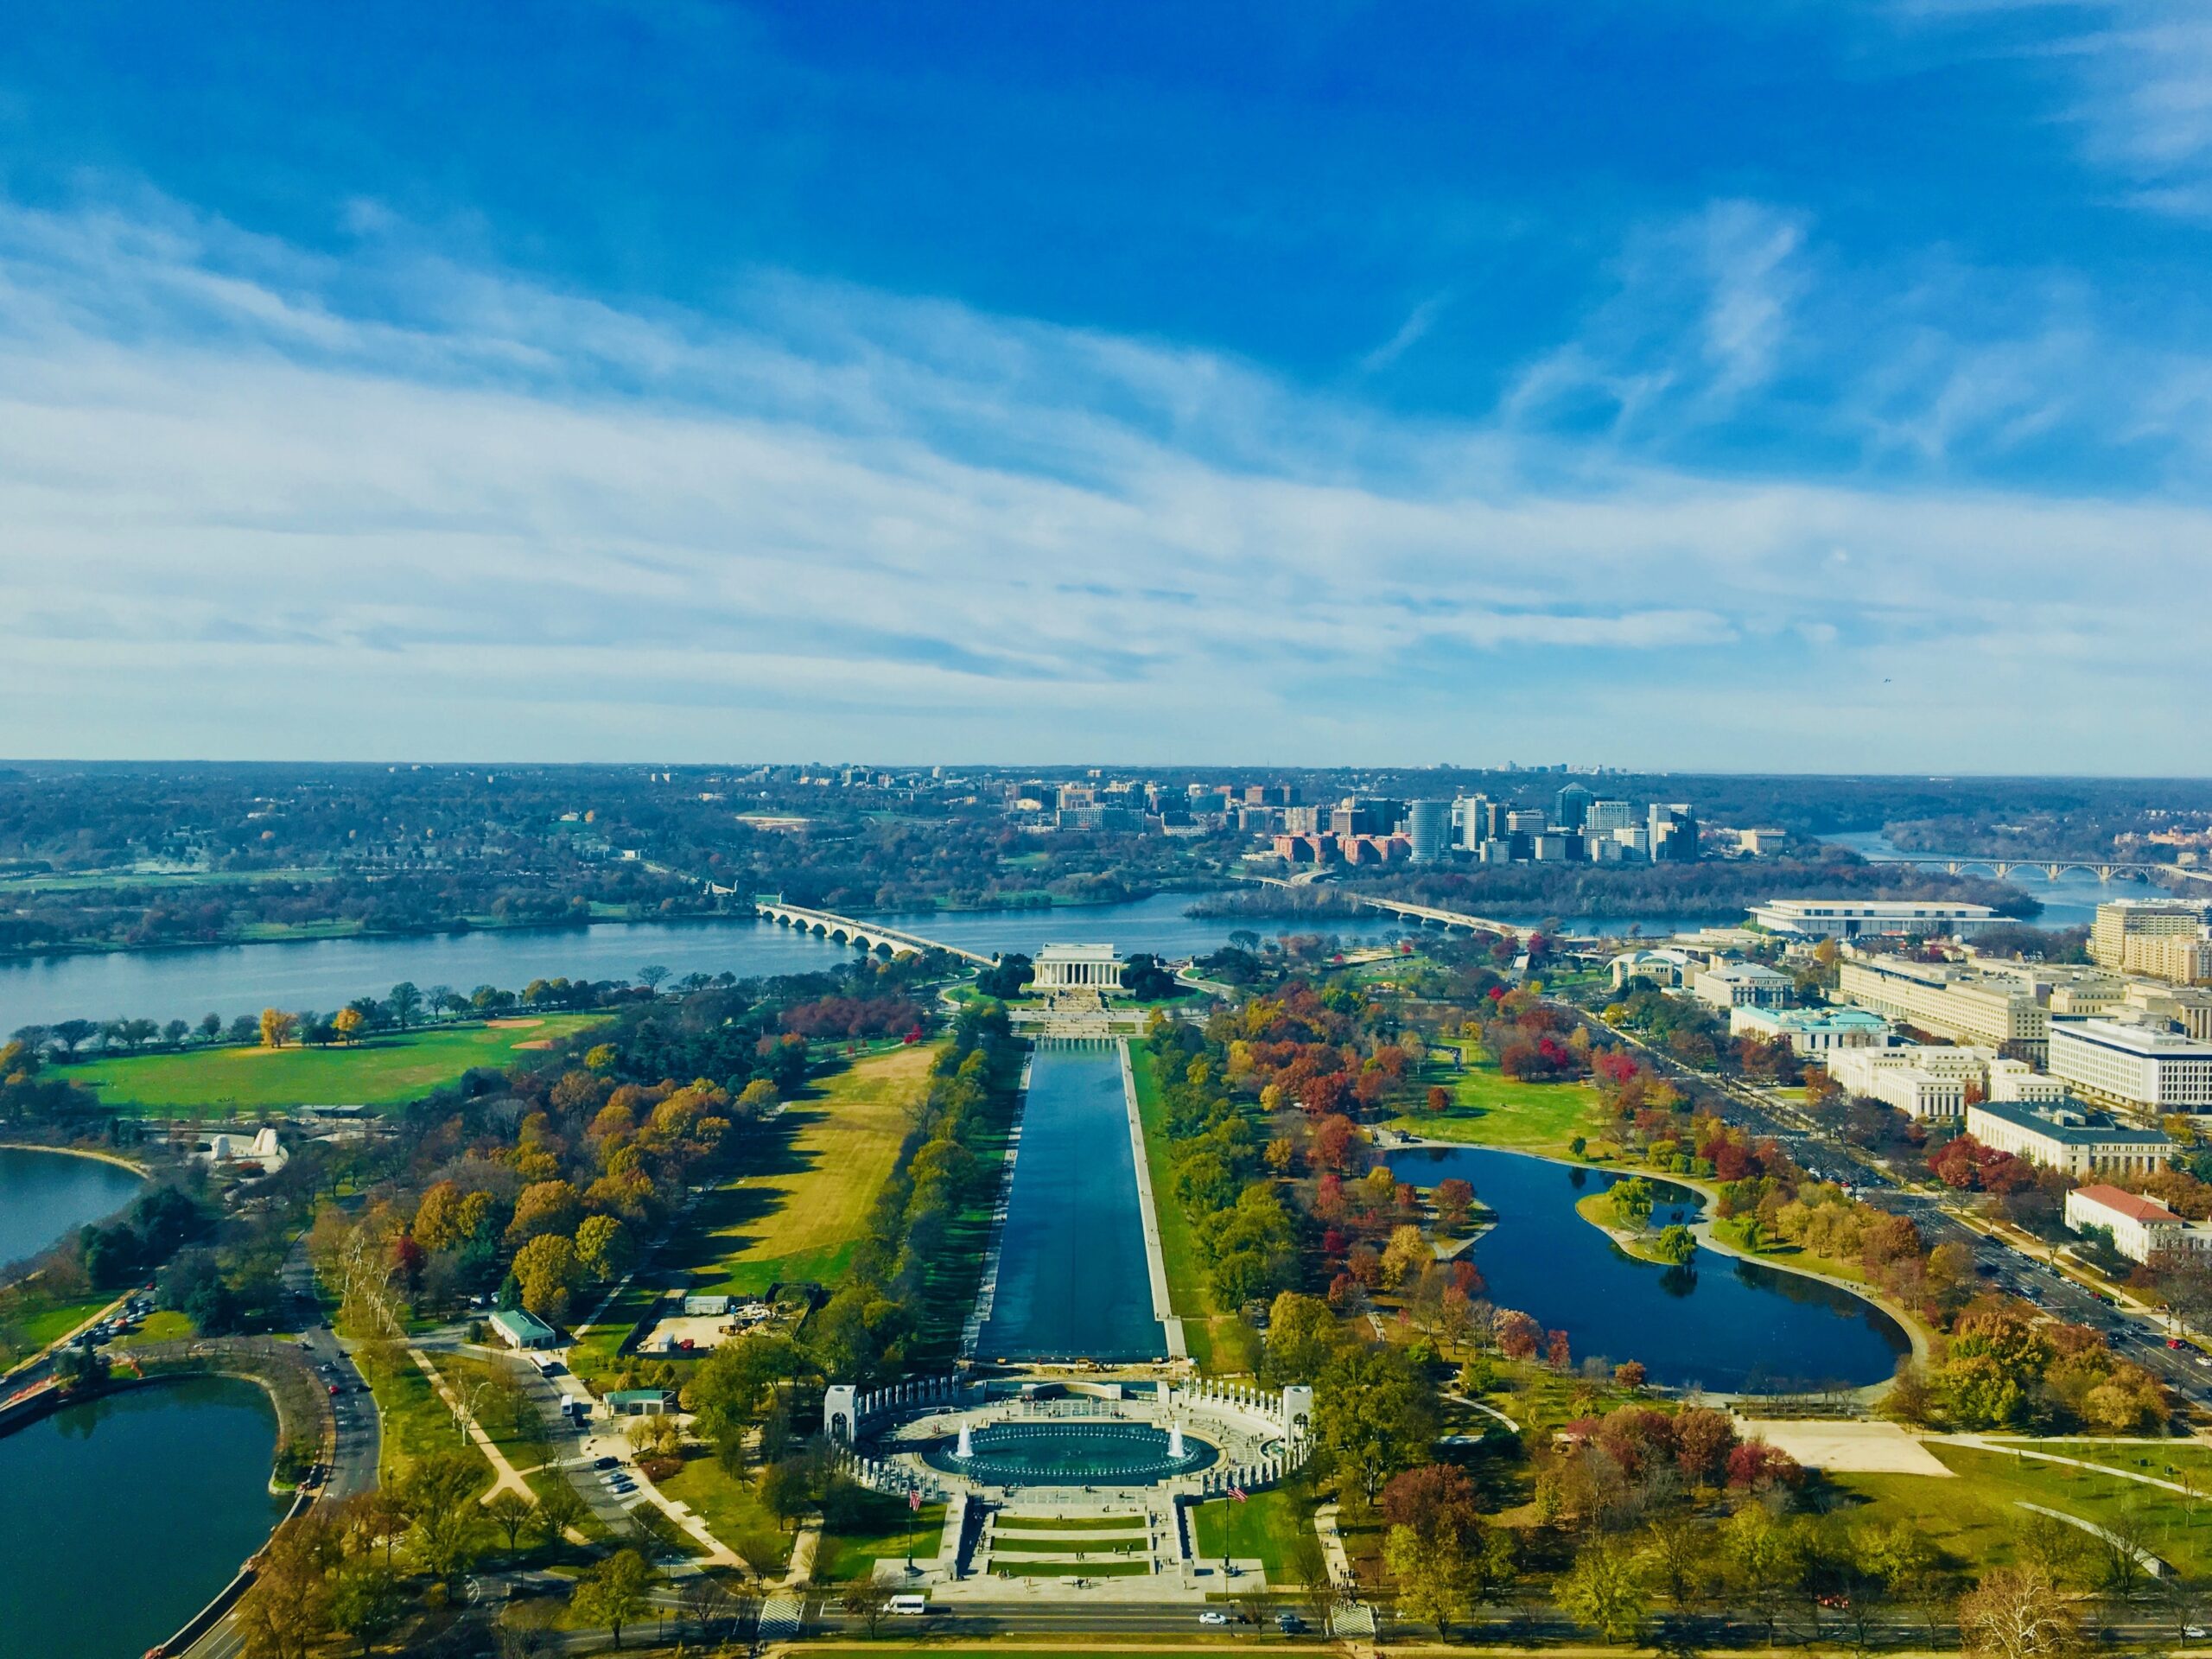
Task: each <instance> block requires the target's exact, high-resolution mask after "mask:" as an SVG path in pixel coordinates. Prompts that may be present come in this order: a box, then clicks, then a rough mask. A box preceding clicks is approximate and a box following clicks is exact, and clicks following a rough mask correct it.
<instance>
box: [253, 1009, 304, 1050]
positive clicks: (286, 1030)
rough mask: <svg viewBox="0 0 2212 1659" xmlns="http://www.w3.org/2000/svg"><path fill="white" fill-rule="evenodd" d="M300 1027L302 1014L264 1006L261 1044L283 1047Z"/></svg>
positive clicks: (265, 1046)
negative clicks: (288, 1012)
mask: <svg viewBox="0 0 2212 1659" xmlns="http://www.w3.org/2000/svg"><path fill="white" fill-rule="evenodd" d="M299 1028H300V1016H299V1015H297V1014H287V1013H285V1012H284V1010H283V1009H282V1008H264V1009H263V1010H262V1011H261V1046H263V1047H264V1048H282V1047H283V1046H284V1045H285V1044H287V1043H289V1042H290V1041H291V1040H292V1038H293V1036H294V1034H295V1033H297V1032H298V1030H299Z"/></svg>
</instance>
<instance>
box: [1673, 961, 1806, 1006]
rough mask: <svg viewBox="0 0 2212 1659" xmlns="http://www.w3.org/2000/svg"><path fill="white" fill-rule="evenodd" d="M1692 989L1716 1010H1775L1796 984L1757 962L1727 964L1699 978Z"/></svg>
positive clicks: (1784, 975) (1706, 972) (1719, 964)
mask: <svg viewBox="0 0 2212 1659" xmlns="http://www.w3.org/2000/svg"><path fill="white" fill-rule="evenodd" d="M1693 989H1694V991H1695V992H1696V994H1697V999H1698V1001H1700V1002H1707V1003H1710V1004H1711V1005H1712V1006H1713V1007H1716V1008H1748V1007H1759V1008H1775V1007H1781V1006H1782V1005H1783V1003H1784V1002H1787V1001H1789V996H1790V993H1791V992H1793V991H1794V990H1796V982H1795V981H1794V980H1792V979H1791V978H1790V977H1789V975H1787V974H1777V972H1775V970H1774V969H1771V968H1769V967H1767V966H1766V965H1764V963H1757V962H1724V963H1716V964H1714V965H1713V967H1710V968H1708V969H1706V970H1705V971H1704V972H1703V973H1701V974H1700V975H1699V976H1697V980H1696V982H1695V984H1694V987H1693Z"/></svg>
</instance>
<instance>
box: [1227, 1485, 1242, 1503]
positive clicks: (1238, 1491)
mask: <svg viewBox="0 0 2212 1659" xmlns="http://www.w3.org/2000/svg"><path fill="white" fill-rule="evenodd" d="M1229 1495H1230V1497H1233V1498H1235V1499H1236V1501H1237V1502H1238V1503H1243V1501H1244V1489H1243V1487H1242V1486H1232V1487H1230V1489H1229Z"/></svg>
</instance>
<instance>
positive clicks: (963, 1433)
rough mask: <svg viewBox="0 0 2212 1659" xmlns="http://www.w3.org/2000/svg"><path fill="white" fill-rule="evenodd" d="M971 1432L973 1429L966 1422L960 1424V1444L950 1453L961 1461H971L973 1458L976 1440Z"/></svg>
mask: <svg viewBox="0 0 2212 1659" xmlns="http://www.w3.org/2000/svg"><path fill="white" fill-rule="evenodd" d="M973 1434H974V1431H973V1430H972V1429H970V1428H969V1426H968V1425H967V1424H965V1423H963V1424H961V1425H960V1444H959V1445H958V1446H956V1447H954V1448H953V1452H952V1455H953V1456H954V1457H956V1458H957V1459H960V1461H961V1462H963V1463H969V1462H972V1461H973V1460H974V1459H975V1456H976V1442H975V1440H974V1439H973Z"/></svg>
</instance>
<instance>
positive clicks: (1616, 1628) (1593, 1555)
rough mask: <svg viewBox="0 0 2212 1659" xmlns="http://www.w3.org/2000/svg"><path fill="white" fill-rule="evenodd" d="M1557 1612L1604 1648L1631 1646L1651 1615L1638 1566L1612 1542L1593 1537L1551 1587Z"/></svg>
mask: <svg viewBox="0 0 2212 1659" xmlns="http://www.w3.org/2000/svg"><path fill="white" fill-rule="evenodd" d="M1552 1598H1553V1599H1554V1601H1556V1602H1557V1603H1558V1604H1559V1609H1560V1611H1561V1612H1563V1613H1565V1614H1566V1615H1567V1617H1568V1618H1571V1619H1573V1620H1574V1622H1575V1623H1576V1624H1583V1625H1586V1626H1588V1627H1589V1628H1590V1629H1592V1630H1595V1631H1597V1632H1598V1634H1599V1635H1600V1636H1602V1637H1605V1640H1606V1641H1608V1642H1630V1641H1633V1640H1635V1639H1636V1637H1637V1632H1638V1631H1640V1630H1642V1629H1643V1620H1644V1616H1645V1615H1646V1614H1647V1613H1648V1612H1649V1611H1650V1598H1649V1592H1648V1591H1647V1590H1646V1588H1645V1586H1644V1577H1643V1563H1642V1562H1641V1561H1639V1560H1637V1555H1636V1553H1635V1551H1633V1550H1632V1549H1630V1548H1629V1547H1628V1546H1627V1545H1626V1544H1625V1543H1624V1542H1623V1541H1621V1540H1619V1539H1617V1538H1611V1537H1602V1536H1601V1537H1598V1538H1593V1539H1592V1540H1591V1541H1590V1542H1588V1543H1586V1544H1585V1545H1584V1546H1583V1547H1582V1548H1581V1549H1580V1550H1579V1551H1577V1552H1576V1554H1575V1557H1574V1565H1573V1567H1570V1568H1568V1569H1567V1572H1566V1573H1562V1574H1561V1575H1560V1578H1559V1579H1558V1580H1557V1581H1556V1582H1555V1583H1554V1585H1553V1586H1552Z"/></svg>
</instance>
